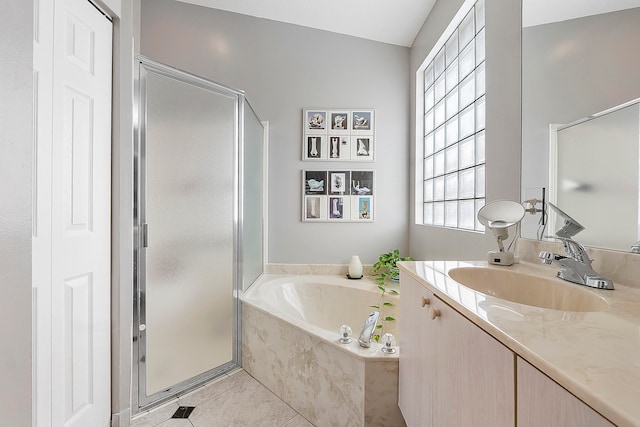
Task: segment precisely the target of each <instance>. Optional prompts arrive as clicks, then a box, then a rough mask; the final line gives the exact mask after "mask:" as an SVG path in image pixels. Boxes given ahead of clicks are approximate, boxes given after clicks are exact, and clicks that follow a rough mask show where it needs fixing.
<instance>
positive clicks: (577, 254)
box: [538, 237, 613, 289]
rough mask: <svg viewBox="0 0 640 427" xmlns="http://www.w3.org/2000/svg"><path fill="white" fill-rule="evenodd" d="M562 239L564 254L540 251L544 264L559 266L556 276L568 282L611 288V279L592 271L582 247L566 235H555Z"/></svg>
mask: <svg viewBox="0 0 640 427" xmlns="http://www.w3.org/2000/svg"><path fill="white" fill-rule="evenodd" d="M556 238H557V239H560V240H561V241H562V245H563V246H564V251H565V254H566V255H558V254H555V253H552V252H546V251H542V252H540V255H539V256H538V257H539V258H540V259H541V260H542V262H543V263H545V264H555V265H557V266H559V267H560V269H559V270H558V277H559V278H560V279H563V280H566V281H568V282H573V283H577V284H579V285H585V286H590V287H592V288H598V289H613V281H611V279H607V278H606V277H604V276H602V275H600V274H598V273H596V272H595V271H593V268H592V267H591V259H589V254H587V251H586V250H585V249H584V247H583V246H582V245H581V244H580V243H578V242H576V241H575V240H572V239H569V238H567V237H556Z"/></svg>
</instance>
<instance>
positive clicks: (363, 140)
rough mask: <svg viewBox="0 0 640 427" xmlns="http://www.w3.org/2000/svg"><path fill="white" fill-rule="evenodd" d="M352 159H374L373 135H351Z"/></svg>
mask: <svg viewBox="0 0 640 427" xmlns="http://www.w3.org/2000/svg"><path fill="white" fill-rule="evenodd" d="M351 159H352V160H358V161H373V136H370V135H362V136H352V137H351Z"/></svg>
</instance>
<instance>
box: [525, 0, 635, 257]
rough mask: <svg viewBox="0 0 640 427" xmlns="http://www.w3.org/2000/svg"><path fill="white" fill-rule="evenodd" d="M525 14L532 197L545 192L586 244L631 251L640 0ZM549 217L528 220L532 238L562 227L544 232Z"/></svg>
mask: <svg viewBox="0 0 640 427" xmlns="http://www.w3.org/2000/svg"><path fill="white" fill-rule="evenodd" d="M522 13H523V17H522V22H523V29H522V182H521V183H522V199H523V200H526V199H530V198H538V199H541V198H542V193H543V189H544V192H545V197H546V198H548V197H549V195H551V197H552V198H553V200H552V202H554V203H555V204H557V205H558V207H559V208H561V209H562V210H563V211H565V212H567V213H568V214H569V215H571V216H572V217H574V218H575V219H576V220H577V221H579V222H580V223H581V224H582V225H584V226H585V230H584V231H583V232H581V233H580V234H579V235H578V236H576V239H577V240H578V241H580V243H583V244H585V245H588V246H593V247H601V248H606V249H614V250H621V251H627V252H628V251H630V249H631V246H632V245H633V244H634V242H636V241H637V240H640V235H639V229H640V227H639V225H638V224H639V223H640V207H639V202H638V198H639V195H638V192H639V187H640V184H639V182H640V178H639V176H638V169H639V164H640V155H639V154H638V153H639V149H638V145H639V144H640V135H639V133H638V128H639V123H640V113H638V111H639V110H638V108H639V107H638V98H640V50H638V48H637V47H638V46H639V45H640V0H609V1H607V2H603V1H599V0H581V1H575V0H523V7H522ZM622 135H626V136H627V139H625V140H624V141H626V142H624V141H622V140H621V138H622ZM586 136H589V138H586ZM567 141H571V142H567ZM554 144H555V145H554ZM589 144H591V145H589ZM559 165H560V169H562V170H560V169H559ZM589 171H592V172H589ZM559 172H560V173H559ZM565 173H569V175H570V176H565V175H563V174H565ZM575 174H578V175H575ZM559 190H562V192H560V191H559ZM550 193H551V194H550ZM623 211H624V212H625V214H624V216H625V219H624V221H622V220H621V215H622V212H623ZM539 219H540V214H538V215H535V216H532V215H526V216H525V219H524V220H523V221H522V236H523V237H525V238H532V239H535V238H541V237H542V236H546V235H553V233H554V232H555V231H556V230H557V228H559V226H560V225H559V224H558V223H554V221H555V220H554V218H552V217H551V218H549V220H550V221H548V226H547V228H546V230H545V231H544V233H542V229H541V227H540V226H539ZM542 238H544V237H542Z"/></svg>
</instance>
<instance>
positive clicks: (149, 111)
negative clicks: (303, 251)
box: [132, 57, 265, 413]
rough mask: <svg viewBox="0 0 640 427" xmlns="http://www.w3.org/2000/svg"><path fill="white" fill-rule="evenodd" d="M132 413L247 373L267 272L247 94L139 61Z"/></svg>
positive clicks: (259, 130)
mask: <svg viewBox="0 0 640 427" xmlns="http://www.w3.org/2000/svg"><path fill="white" fill-rule="evenodd" d="M136 62H137V67H138V73H137V81H136V104H137V108H136V112H137V114H138V116H137V117H136V159H135V162H134V164H135V166H134V167H135V177H136V183H135V211H134V229H135V242H134V251H135V263H136V264H135V267H134V269H135V280H134V286H135V289H134V299H135V301H134V355H133V357H134V360H133V374H134V375H133V378H134V384H133V386H134V390H133V400H134V402H133V405H132V407H133V411H134V413H135V412H139V411H141V410H144V409H147V408H149V407H152V406H155V405H157V404H160V403H162V402H164V401H166V400H168V399H171V398H173V397H175V396H177V395H180V394H183V393H185V392H187V391H189V390H191V389H193V388H195V387H197V386H199V385H201V384H203V383H205V382H207V381H209V380H211V379H213V378H215V377H217V376H219V375H222V374H223V373H225V372H227V371H229V370H232V369H234V368H237V367H239V366H240V362H241V355H240V349H241V345H240V335H241V334H240V316H239V309H240V305H239V300H238V291H239V290H242V289H244V288H246V287H248V286H249V285H250V284H251V283H252V282H253V281H254V280H255V279H256V278H257V277H258V276H259V275H260V274H261V273H262V271H263V268H264V259H265V256H264V254H265V249H264V248H265V244H264V229H265V227H264V220H263V218H264V201H265V198H264V189H265V183H264V180H263V175H264V174H263V170H264V146H265V138H264V127H263V124H262V123H261V122H260V120H259V119H258V117H257V115H256V114H255V112H254V111H253V109H252V108H251V106H250V105H249V103H248V102H247V100H246V99H245V96H244V93H243V92H241V91H238V90H234V89H231V88H227V87H224V86H222V85H219V84H217V83H214V82H211V81H208V80H206V79H202V78H200V77H197V76H194V75H192V74H188V73H185V72H183V71H180V70H177V69H174V68H171V67H168V66H165V65H163V64H159V63H156V62H154V61H151V60H149V59H146V58H142V57H140V58H138V60H137V61H136Z"/></svg>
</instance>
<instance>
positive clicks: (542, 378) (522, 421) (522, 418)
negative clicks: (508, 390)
mask: <svg viewBox="0 0 640 427" xmlns="http://www.w3.org/2000/svg"><path fill="white" fill-rule="evenodd" d="M517 378H518V385H517V390H518V391H517V396H518V401H517V406H518V427H538V426H562V427H584V426H589V427H600V426H603V427H611V426H613V424H611V423H610V422H609V421H608V420H607V419H606V418H604V417H603V416H602V415H600V414H598V413H597V412H596V411H594V410H593V409H591V408H590V407H589V406H588V405H586V404H585V403H583V402H582V401H581V400H579V399H578V398H576V397H575V396H574V395H572V394H571V393H569V392H568V391H567V390H565V389H564V388H562V387H560V386H559V385H558V384H557V383H556V382H554V381H553V380H552V379H551V378H549V377H547V376H546V375H545V374H543V373H542V372H540V371H539V370H538V369H536V368H535V367H533V366H532V365H530V364H529V363H528V362H527V361H525V360H524V359H522V358H520V357H518V368H517Z"/></svg>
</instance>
